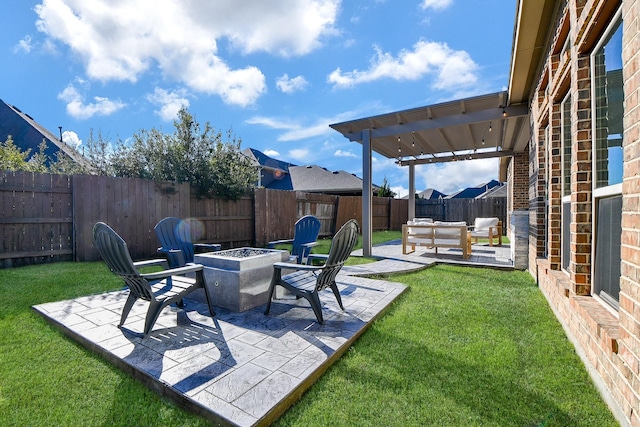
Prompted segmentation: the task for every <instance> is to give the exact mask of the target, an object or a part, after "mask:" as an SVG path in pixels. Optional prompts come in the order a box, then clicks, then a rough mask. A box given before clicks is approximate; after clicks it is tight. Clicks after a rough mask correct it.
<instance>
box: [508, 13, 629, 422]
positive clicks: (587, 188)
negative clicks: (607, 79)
mask: <svg viewBox="0 0 640 427" xmlns="http://www.w3.org/2000/svg"><path fill="white" fill-rule="evenodd" d="M619 9H620V10H621V15H622V20H623V30H622V31H623V35H622V49H623V50H622V64H623V81H624V139H623V160H624V166H623V182H622V218H621V223H622V236H621V242H622V243H621V259H620V262H621V264H620V269H621V275H620V293H619V308H618V309H617V310H616V309H613V308H611V307H609V306H607V305H606V304H605V303H604V302H603V301H601V300H600V299H599V298H597V297H595V296H593V293H594V290H593V288H592V283H593V277H592V273H593V264H594V260H593V253H594V245H595V240H594V239H595V226H594V223H595V221H596V218H595V217H594V208H595V206H594V194H593V187H594V185H593V181H594V179H600V177H597V176H595V173H594V171H593V165H594V159H593V153H594V149H593V146H594V143H595V142H594V139H595V136H596V135H594V134H593V132H594V131H593V126H592V123H593V111H592V96H593V95H592V93H593V91H592V73H593V71H594V70H592V69H591V53H592V52H593V51H594V49H595V45H596V43H597V42H598V41H599V40H600V39H601V37H602V36H603V34H604V32H605V29H606V24H608V23H609V22H611V20H612V19H613V17H614V15H615V14H616V13H617V11H618V10H619ZM639 14H640V0H624V1H620V2H615V1H611V0H567V1H562V2H556V14H555V17H554V18H553V19H552V20H551V22H552V25H551V26H550V27H549V28H548V31H549V33H548V38H547V40H549V42H548V45H547V50H546V54H545V55H543V56H542V59H541V61H540V63H539V64H533V65H532V67H537V69H538V70H539V73H538V75H537V77H536V79H535V80H534V83H533V85H532V86H533V87H532V90H531V93H530V95H529V107H530V111H531V114H530V126H531V132H530V134H531V139H530V141H529V152H528V153H527V165H523V164H522V163H523V162H522V161H520V160H519V159H515V161H512V162H511V166H512V169H513V170H509V178H510V179H513V180H514V182H517V181H518V179H517V174H518V172H517V170H518V169H520V170H521V171H522V170H526V171H527V172H528V189H527V193H526V196H527V199H528V200H527V202H528V209H529V254H528V260H529V264H528V265H529V266H528V269H529V272H530V274H531V275H532V276H534V278H535V279H536V281H537V283H538V284H539V286H540V289H541V291H542V292H543V294H544V295H545V297H546V298H547V300H548V302H549V305H550V306H551V308H552V309H553V311H554V313H555V314H556V316H557V317H558V319H559V320H560V321H561V323H562V324H563V326H564V327H565V329H566V331H567V334H568V336H569V337H570V338H571V339H572V341H573V342H574V344H575V345H576V347H577V349H578V352H579V353H580V354H581V355H582V356H583V359H584V360H585V361H586V363H587V364H588V365H590V368H593V369H592V373H593V375H594V376H595V379H596V380H597V382H599V383H600V384H602V385H603V386H604V387H605V391H604V392H603V394H604V395H605V398H608V399H609V400H608V403H609V404H610V406H611V407H612V409H613V411H614V414H616V416H617V417H618V419H619V420H620V421H621V423H622V424H623V425H624V424H628V425H631V426H635V427H640V108H639V98H640V54H639V47H640V37H639V35H640V21H639V19H638V18H639ZM567 38H568V39H569V41H570V44H569V45H568V46H569V48H568V49H567V48H566V47H565V46H567V44H565V40H566V39H567ZM567 95H570V96H571V113H570V114H571V162H570V176H571V179H570V194H571V202H570V206H571V216H570V218H571V222H570V228H569V231H570V238H569V240H568V243H569V245H570V247H569V249H570V250H569V259H568V268H567V269H566V271H565V270H563V269H562V185H563V180H562V178H563V175H562V171H563V166H564V165H563V159H562V150H563V147H562V130H563V129H562V109H561V104H562V102H563V100H564V99H565V97H566V96H567ZM514 182H509V183H508V185H509V190H510V194H511V195H512V196H513V206H512V207H513V209H517V205H518V204H519V203H520V200H521V198H522V195H523V194H522V192H521V191H519V189H518V187H519V186H518V185H516V184H514Z"/></svg>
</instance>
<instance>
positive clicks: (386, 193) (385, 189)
mask: <svg viewBox="0 0 640 427" xmlns="http://www.w3.org/2000/svg"><path fill="white" fill-rule="evenodd" d="M395 196H396V193H394V192H393V191H391V187H390V186H389V182H388V181H387V177H386V176H385V177H384V179H383V180H382V185H381V186H380V189H379V190H378V197H395Z"/></svg>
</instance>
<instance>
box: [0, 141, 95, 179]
mask: <svg viewBox="0 0 640 427" xmlns="http://www.w3.org/2000/svg"><path fill="white" fill-rule="evenodd" d="M46 151H47V142H46V140H45V139H42V142H41V143H40V145H38V152H37V153H35V154H34V155H32V156H31V157H29V155H30V154H31V149H27V150H26V151H22V150H21V149H20V147H18V146H17V145H15V143H14V142H13V139H12V137H11V136H9V137H8V138H7V140H6V141H5V142H3V143H0V169H8V170H14V171H15V170H22V171H27V172H40V173H53V174H74V173H82V172H84V169H83V168H82V166H80V165H78V164H77V163H76V162H74V161H73V159H71V158H70V157H69V156H67V155H66V154H64V153H63V152H62V151H58V152H57V153H56V159H55V160H53V159H51V158H50V157H49V156H48V155H47V154H46Z"/></svg>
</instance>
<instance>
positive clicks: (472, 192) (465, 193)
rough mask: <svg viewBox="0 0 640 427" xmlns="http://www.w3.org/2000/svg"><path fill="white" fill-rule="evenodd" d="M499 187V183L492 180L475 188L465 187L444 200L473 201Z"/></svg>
mask: <svg viewBox="0 0 640 427" xmlns="http://www.w3.org/2000/svg"><path fill="white" fill-rule="evenodd" d="M501 185H502V183H501V182H499V181H496V180H495V179H492V180H491V181H489V182H487V183H484V184H480V185H478V186H477V187H467V188H465V189H463V190H460V191H458V192H457V193H453V194H450V195H448V196H446V197H445V199H473V198H476V197H478V196H479V195H481V194H483V193H485V192H487V191H488V190H490V189H492V188H494V187H497V186H501Z"/></svg>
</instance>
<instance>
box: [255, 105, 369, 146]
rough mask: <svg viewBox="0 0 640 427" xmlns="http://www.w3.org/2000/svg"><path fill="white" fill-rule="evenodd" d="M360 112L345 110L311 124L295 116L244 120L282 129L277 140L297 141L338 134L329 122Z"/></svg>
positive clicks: (353, 115) (341, 119)
mask: <svg viewBox="0 0 640 427" xmlns="http://www.w3.org/2000/svg"><path fill="white" fill-rule="evenodd" d="M361 113H362V112H359V111H347V112H345V113H340V114H337V115H336V116H334V117H320V118H317V119H315V122H314V123H311V124H303V123H301V120H299V119H295V118H284V119H280V118H274V117H264V116H255V117H251V118H250V119H247V120H246V121H245V122H246V123H248V124H251V125H261V126H264V127H267V128H270V129H275V130H281V131H284V132H283V133H281V134H280V135H278V138H277V139H278V141H299V140H301V139H306V138H312V137H316V136H322V135H338V134H337V133H336V131H335V130H333V129H332V128H330V127H329V125H330V124H333V123H340V122H343V121H346V120H351V119H353V118H354V117H358V116H359V115H361Z"/></svg>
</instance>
